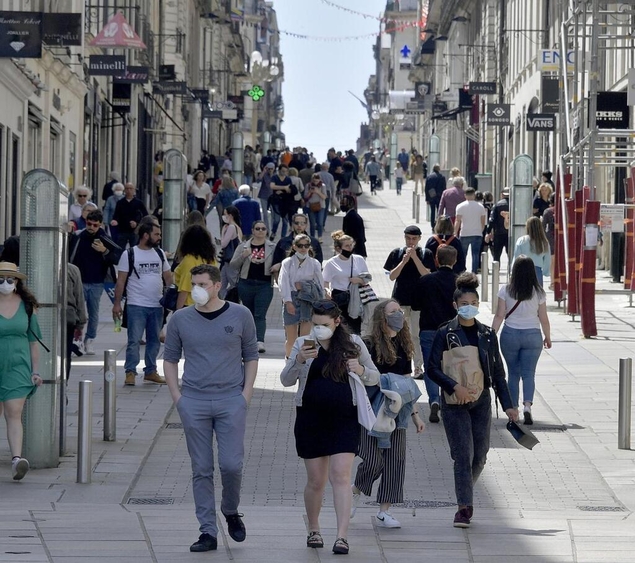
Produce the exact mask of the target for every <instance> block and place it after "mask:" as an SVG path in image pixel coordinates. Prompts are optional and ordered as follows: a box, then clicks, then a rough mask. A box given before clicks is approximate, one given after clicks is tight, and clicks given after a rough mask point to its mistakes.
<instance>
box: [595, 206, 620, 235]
mask: <svg viewBox="0 0 635 563" xmlns="http://www.w3.org/2000/svg"><path fill="white" fill-rule="evenodd" d="M624 209H625V208H624V204H623V203H601V204H600V230H601V231H602V232H604V233H623V232H624Z"/></svg>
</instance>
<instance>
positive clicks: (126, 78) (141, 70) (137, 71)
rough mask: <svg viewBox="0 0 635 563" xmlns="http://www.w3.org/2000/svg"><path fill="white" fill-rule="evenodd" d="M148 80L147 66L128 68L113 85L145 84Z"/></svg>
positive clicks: (148, 70)
mask: <svg viewBox="0 0 635 563" xmlns="http://www.w3.org/2000/svg"><path fill="white" fill-rule="evenodd" d="M149 79H150V69H149V68H148V67H147V66H129V67H127V68H126V71H125V72H124V73H123V74H122V75H121V76H120V77H119V78H115V83H117V82H118V83H119V84H145V83H146V82H147V81H148V80H149Z"/></svg>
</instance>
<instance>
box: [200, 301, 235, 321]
mask: <svg viewBox="0 0 635 563" xmlns="http://www.w3.org/2000/svg"><path fill="white" fill-rule="evenodd" d="M227 309H229V303H228V302H227V301H225V304H224V305H223V306H222V307H221V308H220V309H219V310H218V311H212V312H211V313H206V312H204V311H199V310H198V309H195V311H196V312H197V313H198V314H199V315H201V317H205V318H206V319H207V320H208V321H213V320H214V319H215V318H216V317H220V315H222V314H223V313H224V312H225V311H227Z"/></svg>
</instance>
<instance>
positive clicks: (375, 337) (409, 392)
mask: <svg viewBox="0 0 635 563" xmlns="http://www.w3.org/2000/svg"><path fill="white" fill-rule="evenodd" d="M364 343H365V344H366V346H367V347H368V351H369V352H370V357H371V360H372V361H373V364H375V366H377V369H378V371H379V373H380V374H382V375H381V377H380V386H374V387H367V391H368V394H369V399H370V401H371V404H372V405H373V410H374V411H375V414H376V415H377V416H378V418H379V419H380V421H381V422H389V420H388V417H385V418H383V420H381V419H382V415H381V412H383V411H384V409H386V408H387V403H391V405H392V404H393V403H392V401H395V399H397V398H398V400H399V402H400V405H401V406H400V408H398V409H396V408H394V407H392V406H391V407H390V411H391V416H390V418H391V419H392V420H393V422H392V424H388V425H387V427H386V428H384V429H383V431H381V432H380V431H378V430H375V429H373V430H372V431H367V430H366V429H365V428H363V427H362V428H361V438H360V444H359V453H358V455H359V457H360V458H361V459H362V462H361V463H360V464H359V465H358V466H357V473H356V475H355V481H354V485H353V504H352V508H351V518H353V517H354V516H355V512H356V511H357V508H358V507H359V504H360V502H361V496H362V494H364V495H366V496H370V495H371V494H372V491H373V484H374V482H375V481H377V480H378V479H381V480H380V482H379V489H378V491H377V504H379V511H378V512H377V514H376V515H375V519H374V523H375V525H376V526H377V527H378V528H401V523H400V522H399V520H397V519H396V518H395V517H394V516H393V515H392V513H391V512H390V507H391V505H393V504H397V503H402V502H403V500H404V495H403V486H404V480H405V477H406V429H407V428H408V423H409V422H410V420H412V422H413V424H414V425H415V428H416V429H417V433H420V432H423V430H424V429H425V424H424V422H423V420H421V418H420V417H419V408H418V406H417V399H418V398H419V397H420V396H421V391H419V388H418V387H417V384H416V383H415V382H414V381H413V380H412V379H410V374H411V373H412V356H413V342H412V339H411V338H410V329H409V328H408V322H407V320H406V318H405V316H404V313H403V311H402V310H401V308H400V306H399V303H397V301H395V300H394V299H386V300H384V301H381V302H380V303H379V304H378V305H377V306H376V307H375V309H374V311H373V320H372V330H371V333H370V335H369V336H368V337H366V338H365V339H364ZM382 391H388V392H392V393H393V395H392V398H391V399H389V398H388V396H386V398H384V394H383V393H382ZM393 415H394V416H393ZM388 427H392V428H393V429H392V430H391V431H388Z"/></svg>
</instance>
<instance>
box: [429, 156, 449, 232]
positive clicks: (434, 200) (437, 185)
mask: <svg viewBox="0 0 635 563" xmlns="http://www.w3.org/2000/svg"><path fill="white" fill-rule="evenodd" d="M444 191H445V176H443V174H441V167H440V166H439V165H438V164H435V165H434V166H433V167H432V174H430V175H429V176H428V177H427V178H426V185H425V188H424V193H425V197H426V203H427V204H428V206H429V207H430V225H432V230H433V231H434V227H435V226H436V221H437V213H438V211H439V203H441V195H442V194H443V192H444Z"/></svg>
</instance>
